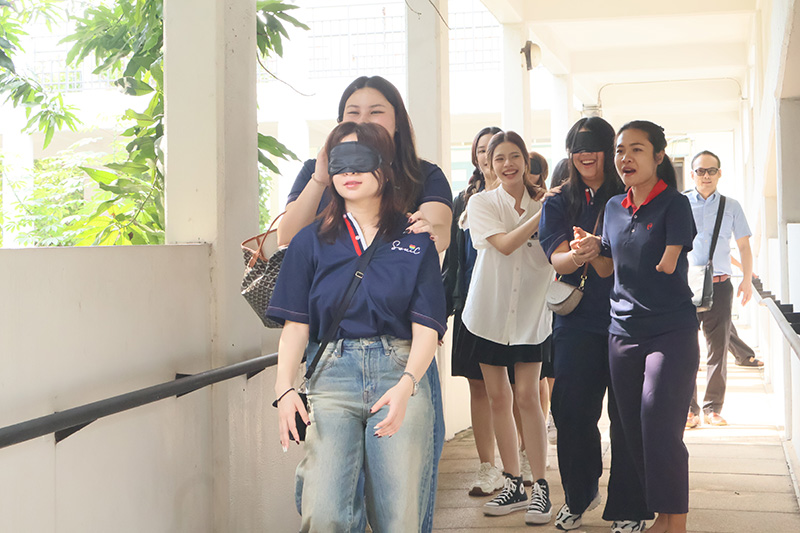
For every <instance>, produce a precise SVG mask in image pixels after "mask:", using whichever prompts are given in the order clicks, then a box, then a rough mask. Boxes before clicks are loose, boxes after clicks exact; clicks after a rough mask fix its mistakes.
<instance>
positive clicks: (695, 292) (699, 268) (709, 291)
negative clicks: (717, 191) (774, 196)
mask: <svg viewBox="0 0 800 533" xmlns="http://www.w3.org/2000/svg"><path fill="white" fill-rule="evenodd" d="M724 212H725V197H724V196H722V195H720V196H719V208H718V209H717V220H716V222H715V223H714V233H713V234H712V235H711V247H710V248H709V251H708V261H707V262H706V264H705V265H694V266H690V267H689V288H690V289H691V290H692V303H693V304H694V305H695V307H697V312H698V313H702V312H704V311H708V310H710V309H711V306H712V305H713V303H714V263H713V259H714V250H716V248H717V239H718V238H719V228H720V227H721V226H722V215H723V213H724Z"/></svg>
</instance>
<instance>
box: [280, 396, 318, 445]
mask: <svg viewBox="0 0 800 533" xmlns="http://www.w3.org/2000/svg"><path fill="white" fill-rule="evenodd" d="M295 413H300V418H302V419H303V422H305V423H306V425H310V424H311V422H310V420H309V418H308V411H306V407H305V405H303V400H301V399H300V395H299V394H298V393H297V391H296V390H292V391H290V392H288V393H286V394H285V395H284V396H283V398H281V400H280V401H279V402H278V431H279V433H280V438H281V447H282V448H283V451H286V450H288V449H289V441H290V440H291V439H289V435H292V436H293V437H294V441H295V442H296V443H297V444H300V438H299V436H298V434H297V424H296V422H295V421H296V418H295Z"/></svg>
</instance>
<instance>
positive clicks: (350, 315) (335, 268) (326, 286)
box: [267, 219, 447, 340]
mask: <svg viewBox="0 0 800 533" xmlns="http://www.w3.org/2000/svg"><path fill="white" fill-rule="evenodd" d="M351 220H352V219H351ZM319 225H320V222H319V221H316V222H313V223H312V224H310V225H308V226H306V227H305V228H303V229H302V230H300V232H299V233H298V234H297V235H296V236H295V237H294V239H292V244H291V245H290V246H289V248H288V249H287V250H286V256H285V257H284V260H283V264H282V265H281V271H280V274H279V275H278V280H277V283H276V285H275V292H274V293H273V295H272V299H271V300H270V305H269V308H268V309H267V316H269V317H270V318H271V319H273V320H275V321H276V322H279V323H284V321H285V320H291V321H293V322H301V323H303V324H308V325H309V335H310V337H311V338H312V339H316V340H321V339H322V338H323V336H324V335H325V331H326V330H327V329H328V327H329V326H330V323H331V320H333V315H334V313H335V312H336V309H338V306H339V304H340V302H341V300H342V298H343V296H344V293H345V292H346V291H347V287H348V286H349V285H350V281H351V279H352V278H353V275H354V273H355V268H356V261H357V260H358V256H359V255H360V254H361V253H362V252H363V249H364V247H363V245H362V244H361V243H362V242H363V239H360V238H359V235H360V230H359V229H358V227H357V225H355V228H353V227H350V228H349V229H354V230H355V231H354V232H353V233H351V231H348V229H346V230H345V231H343V232H342V234H341V235H339V237H338V238H337V239H336V241H335V242H334V243H333V244H329V243H327V242H325V241H323V240H321V239H320V238H319V235H318V230H319ZM412 322H416V323H418V324H422V325H424V326H428V327H429V328H432V329H434V330H436V331H437V332H438V334H439V338H441V337H442V336H443V335H444V332H445V329H446V325H445V324H446V323H447V314H446V310H445V296H444V285H443V284H442V277H441V273H440V271H439V255H438V254H437V252H436V246H435V245H434V242H433V241H432V240H431V239H430V237H429V236H428V234H427V233H424V234H417V235H415V234H408V235H404V234H400V235H397V236H395V237H394V238H392V239H388V240H387V241H385V242H381V243H380V245H379V247H378V249H377V250H375V254H374V255H373V256H372V260H371V261H370V263H369V265H368V266H367V269H366V270H365V271H364V278H363V279H362V280H361V284H360V285H359V287H358V289H357V290H356V293H355V294H354V295H353V299H352V301H351V302H350V305H349V307H348V308H347V311H346V312H345V315H344V318H343V319H342V321H341V323H340V325H339V330H338V331H337V334H336V335H335V336H334V339H358V338H363V337H375V336H378V335H392V336H394V337H397V338H400V339H410V338H411V323H412Z"/></svg>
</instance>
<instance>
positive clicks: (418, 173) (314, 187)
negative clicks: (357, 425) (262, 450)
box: [278, 76, 453, 533]
mask: <svg viewBox="0 0 800 533" xmlns="http://www.w3.org/2000/svg"><path fill="white" fill-rule="evenodd" d="M336 120H337V122H339V123H343V122H358V123H371V124H377V125H379V126H381V127H383V128H384V129H385V130H386V131H387V132H388V133H389V135H390V136H391V137H392V141H393V158H392V159H391V163H392V170H393V171H394V175H395V187H397V189H398V191H399V193H400V197H401V198H402V202H403V205H404V206H403V209H404V210H405V211H406V212H410V213H411V215H410V217H409V231H410V232H411V233H426V234H430V236H431V238H432V239H434V241H435V243H436V248H437V250H439V251H443V250H444V249H446V248H447V246H448V245H449V241H450V234H449V231H448V230H449V226H450V221H451V218H452V205H453V204H452V200H453V194H452V192H451V190H450V183H449V182H448V181H447V178H446V177H445V175H444V173H443V172H442V169H441V168H439V167H438V166H436V165H435V164H433V163H431V162H429V161H425V160H424V159H420V158H419V156H418V155H417V151H416V147H415V143H414V128H413V126H412V124H411V118H410V117H409V115H408V111H407V110H406V107H405V104H404V103H403V98H402V97H401V96H400V92H399V91H398V90H397V88H396V87H395V86H394V85H392V84H391V83H390V82H389V81H388V80H386V79H384V78H382V77H381V76H360V77H358V78H356V79H355V80H353V81H352V82H351V83H350V84H349V85H348V86H347V87H346V88H345V90H344V92H343V93H342V96H341V98H340V99H339V108H338V116H337V119H336ZM329 185H330V173H329V172H328V166H327V153H326V151H325V150H324V149H323V150H320V153H319V154H318V156H317V159H316V160H314V159H309V160H308V161H306V162H305V164H304V165H303V168H302V169H301V170H300V173H299V174H298V175H297V178H296V179H295V182H294V185H292V190H291V191H290V192H289V198H288V199H287V202H286V213H285V215H284V216H283V218H282V219H281V223H280V225H279V226H278V242H279V243H281V244H289V242H290V241H291V240H292V238H293V237H294V236H295V235H296V234H297V233H298V232H299V231H300V230H301V229H302V228H303V227H305V226H307V225H308V224H310V223H311V222H312V221H313V220H314V217H315V216H316V215H318V214H320V213H321V212H322V210H323V209H325V207H326V206H327V205H328V202H330V199H331V193H330V190H331V189H330V187H329ZM429 372H430V373H431V382H432V389H431V394H432V397H433V402H434V410H435V412H436V424H435V426H434V430H433V436H434V457H433V466H432V471H431V476H432V477H433V482H432V486H434V487H435V485H436V477H437V474H438V468H439V466H438V465H439V457H441V454H442V447H443V445H444V413H443V408H442V400H441V396H442V394H441V386H440V383H439V369H438V367H437V366H436V363H435V361H434V363H433V364H432V365H431V367H430V369H429ZM301 478H302V473H301V472H298V479H299V481H298V485H300V484H302V479H301ZM362 478H363V475H362ZM434 490H435V489H434ZM435 496H436V494H435V493H433V494H431V497H430V501H429V504H428V510H427V512H426V517H425V523H424V524H423V528H422V530H421V533H428V532H429V531H431V530H432V529H433V510H434V500H435Z"/></svg>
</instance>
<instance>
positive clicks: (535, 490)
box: [525, 479, 553, 524]
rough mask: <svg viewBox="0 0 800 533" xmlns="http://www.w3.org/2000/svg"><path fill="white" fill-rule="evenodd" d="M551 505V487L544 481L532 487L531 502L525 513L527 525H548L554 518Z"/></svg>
mask: <svg viewBox="0 0 800 533" xmlns="http://www.w3.org/2000/svg"><path fill="white" fill-rule="evenodd" d="M552 507H553V506H552V505H551V504H550V487H549V486H548V485H547V481H545V480H544V479H540V480H538V481H537V482H536V483H534V484H533V485H531V501H530V503H529V504H528V510H527V511H526V512H525V523H526V524H546V523H548V522H549V521H550V517H551V516H552Z"/></svg>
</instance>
